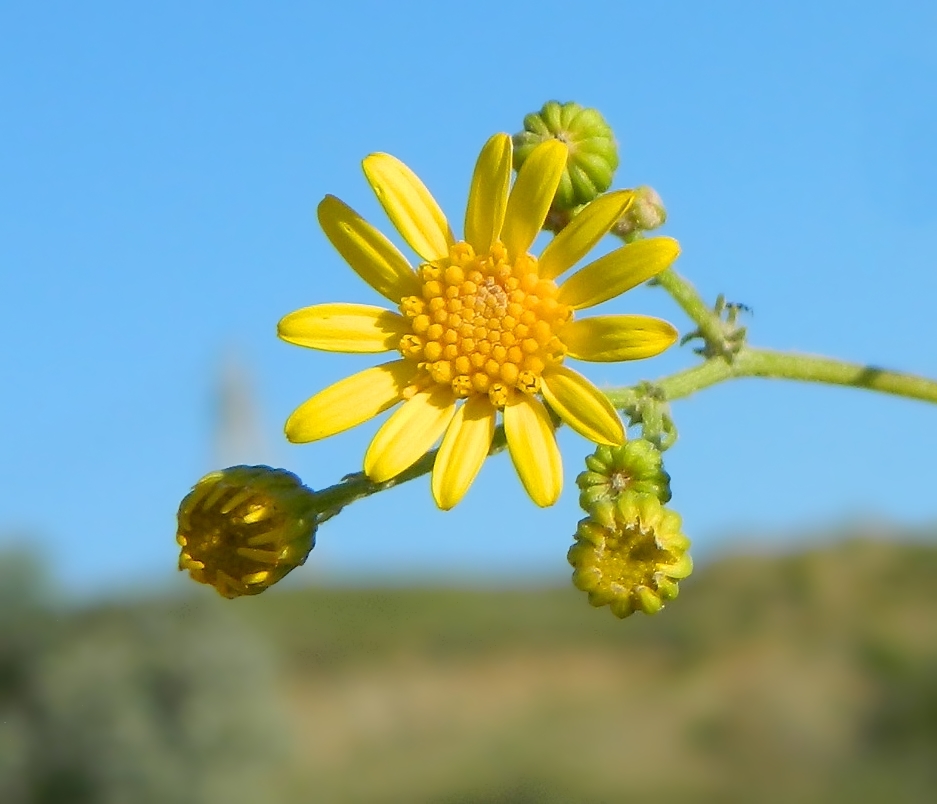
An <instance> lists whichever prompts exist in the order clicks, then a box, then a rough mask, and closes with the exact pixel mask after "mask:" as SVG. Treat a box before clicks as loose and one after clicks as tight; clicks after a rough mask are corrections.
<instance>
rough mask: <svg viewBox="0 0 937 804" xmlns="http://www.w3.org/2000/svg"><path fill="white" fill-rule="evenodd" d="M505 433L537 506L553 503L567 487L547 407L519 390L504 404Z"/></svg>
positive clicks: (514, 458) (519, 474)
mask: <svg viewBox="0 0 937 804" xmlns="http://www.w3.org/2000/svg"><path fill="white" fill-rule="evenodd" d="M504 434H505V435H506V436H507V441H508V451H509V452H510V453H511V461H512V462H513V463H514V468H515V469H516V470H517V474H518V476H519V477H520V479H521V483H523V484H524V488H525V489H526V490H527V493H528V494H529V495H530V499H532V500H533V501H534V502H535V503H536V504H537V505H539V506H541V507H542V508H545V507H546V506H548V505H553V503H555V502H556V501H557V500H558V499H559V498H560V492H562V490H563V464H562V461H561V460H560V450H559V447H557V445H556V436H555V435H554V433H553V422H551V421H550V415H549V414H548V413H547V410H546V408H545V407H544V406H543V405H542V404H541V403H540V402H539V401H538V400H536V399H534V398H533V397H532V396H528V395H527V394H522V393H515V394H514V395H513V398H512V399H511V400H510V401H509V402H508V403H507V404H506V405H505V406H504Z"/></svg>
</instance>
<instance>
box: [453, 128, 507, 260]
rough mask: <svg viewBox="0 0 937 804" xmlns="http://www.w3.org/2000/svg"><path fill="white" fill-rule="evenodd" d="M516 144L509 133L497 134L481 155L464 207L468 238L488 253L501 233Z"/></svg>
mask: <svg viewBox="0 0 937 804" xmlns="http://www.w3.org/2000/svg"><path fill="white" fill-rule="evenodd" d="M512 153H513V146H512V144H511V138H510V136H508V135H507V134H495V135H494V136H493V137H492V138H491V139H490V140H488V142H486V143H485V147H484V148H482V151H481V153H480V154H479V155H478V162H476V163H475V173H474V174H473V175H472V187H471V189H470V190H469V197H468V206H467V207H466V210H465V239H466V240H467V241H468V242H469V243H470V244H471V246H472V248H474V249H475V253H476V254H486V253H487V252H488V251H489V250H490V249H491V245H492V243H494V242H495V241H496V240H498V239H499V238H500V237H501V226H502V224H503V223H504V210H505V207H506V206H507V201H508V187H510V185H511V158H512V157H511V155H512Z"/></svg>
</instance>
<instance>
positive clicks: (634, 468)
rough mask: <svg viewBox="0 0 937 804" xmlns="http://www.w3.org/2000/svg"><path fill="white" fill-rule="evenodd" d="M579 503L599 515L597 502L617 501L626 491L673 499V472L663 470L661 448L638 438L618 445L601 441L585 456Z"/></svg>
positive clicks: (594, 515) (662, 498)
mask: <svg viewBox="0 0 937 804" xmlns="http://www.w3.org/2000/svg"><path fill="white" fill-rule="evenodd" d="M576 485H578V486H579V490H580V494H579V505H580V506H581V507H582V509H583V510H584V511H586V513H589V514H592V515H593V517H596V518H599V516H598V515H597V513H596V506H597V505H599V504H601V503H604V502H611V503H614V502H616V501H617V500H618V498H619V497H620V496H621V495H622V494H623V493H625V492H634V493H637V494H653V495H654V496H655V497H657V499H659V500H660V501H661V502H662V503H666V502H670V475H669V474H667V472H665V471H664V468H663V466H662V463H661V454H660V450H658V449H657V447H655V446H654V445H653V444H652V443H651V442H650V441H645V440H644V439H643V438H637V439H634V440H633V441H626V442H625V443H624V444H622V445H621V446H618V447H609V446H604V445H600V446H599V447H597V448H596V450H595V452H594V453H593V454H592V455H589V456H587V457H586V471H585V472H582V473H581V474H580V475H579V477H577V478H576Z"/></svg>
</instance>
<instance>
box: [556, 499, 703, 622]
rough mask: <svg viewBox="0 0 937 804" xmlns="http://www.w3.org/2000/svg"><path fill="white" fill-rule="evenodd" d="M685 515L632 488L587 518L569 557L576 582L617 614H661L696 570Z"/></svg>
mask: <svg viewBox="0 0 937 804" xmlns="http://www.w3.org/2000/svg"><path fill="white" fill-rule="evenodd" d="M680 528H681V522H680V516H679V514H677V513H676V512H674V511H671V510H669V509H667V508H664V506H662V505H661V503H660V500H658V499H657V497H656V496H654V495H653V494H639V493H634V492H626V493H624V494H622V495H621V496H619V497H618V498H617V500H616V501H615V502H605V503H604V504H601V505H598V506H596V510H595V512H594V513H593V514H592V516H589V517H586V518H585V519H583V520H581V521H580V523H579V527H578V529H577V530H576V543H575V544H574V545H573V546H572V547H571V548H570V549H569V554H568V556H567V558H568V560H569V563H570V564H571V565H572V566H573V568H574V570H573V584H574V585H575V586H576V587H577V588H578V589H581V590H582V591H584V592H586V593H588V595H589V602H590V603H591V604H592V605H593V606H608V607H609V608H610V609H611V611H612V614H614V615H615V616H616V617H620V618H624V617H628V616H629V615H631V614H633V613H634V612H635V611H643V612H644V613H645V614H656V613H657V612H658V611H660V610H661V609H662V608H663V606H664V604H665V603H666V602H667V601H669V600H673V599H674V598H675V597H676V596H677V592H678V591H679V589H678V586H677V582H678V581H680V580H682V579H683V578H686V577H687V576H688V575H689V574H690V573H691V572H692V571H693V562H692V561H691V560H690V556H689V554H688V553H687V550H688V549H689V546H690V540H689V539H687V537H686V536H684V535H683V533H682V532H681V530H680Z"/></svg>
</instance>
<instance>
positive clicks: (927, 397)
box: [607, 346, 937, 407]
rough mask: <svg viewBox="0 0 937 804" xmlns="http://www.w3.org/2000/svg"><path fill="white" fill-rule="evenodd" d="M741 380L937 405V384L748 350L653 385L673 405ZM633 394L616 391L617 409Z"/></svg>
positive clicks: (847, 365)
mask: <svg viewBox="0 0 937 804" xmlns="http://www.w3.org/2000/svg"><path fill="white" fill-rule="evenodd" d="M742 377H764V378H773V379H780V380H798V381H801V382H818V383H824V384H828V385H845V386H849V387H851V388H865V389H867V390H870V391H879V392H881V393H885V394H894V395H895V396H903V397H907V398H908V399H920V400H922V401H924V402H934V403H937V382H935V381H934V380H928V379H926V378H924V377H918V376H915V375H913V374H904V373H901V372H898V371H888V370H886V369H882V368H878V367H877V366H864V365H861V364H858V363H846V362H844V361H842V360H834V359H832V358H829V357H818V356H815V355H800V354H789V353H785V352H775V351H772V350H770V349H752V348H750V347H747V346H743V347H742V348H741V349H740V350H739V352H738V353H737V354H736V355H734V357H733V358H732V360H731V361H730V360H727V359H724V358H713V359H711V360H707V361H706V362H705V363H701V364H700V365H698V366H694V367H693V368H691V369H687V370H686V371H681V372H678V373H677V374H671V375H670V376H669V377H664V378H663V379H661V380H658V381H657V382H655V383H653V385H654V386H655V388H657V389H659V390H660V392H661V394H662V396H663V397H664V399H666V400H668V401H671V400H674V399H682V398H684V397H687V396H690V395H691V394H694V393H696V392H697V391H701V390H703V389H704V388H708V387H709V386H711V385H716V384H717V383H720V382H724V381H726V380H733V379H740V378H742ZM629 392H630V389H615V390H611V391H608V392H607V394H608V397H609V399H610V400H611V401H612V404H613V405H615V406H616V407H617V406H619V404H620V403H621V404H623V403H624V401H625V399H626V397H627V395H628V394H629Z"/></svg>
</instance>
